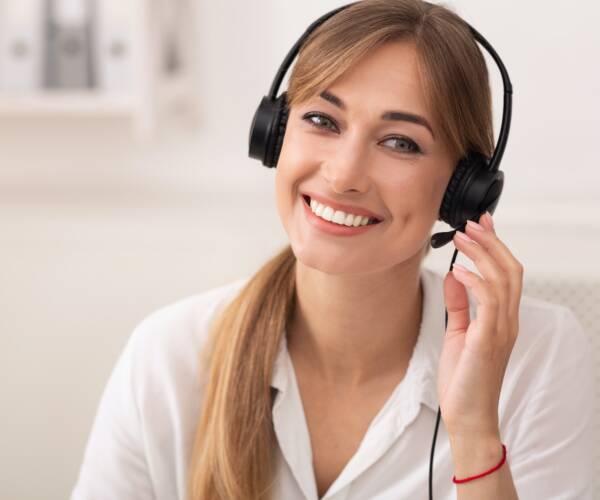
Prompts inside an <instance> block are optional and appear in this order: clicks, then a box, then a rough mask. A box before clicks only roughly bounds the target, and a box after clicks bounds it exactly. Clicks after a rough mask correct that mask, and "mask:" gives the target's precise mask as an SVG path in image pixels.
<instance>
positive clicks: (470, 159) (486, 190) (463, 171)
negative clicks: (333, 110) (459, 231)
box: [439, 151, 504, 228]
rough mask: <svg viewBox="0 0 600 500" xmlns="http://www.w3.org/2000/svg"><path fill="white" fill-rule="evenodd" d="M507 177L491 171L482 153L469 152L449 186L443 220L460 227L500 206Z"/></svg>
mask: <svg viewBox="0 0 600 500" xmlns="http://www.w3.org/2000/svg"><path fill="white" fill-rule="evenodd" d="M503 184H504V174H503V173H502V172H501V171H495V172H493V171H490V170H489V160H488V159H487V158H486V157H485V156H484V155H482V154H481V153H478V152H475V151H469V152H467V154H466V155H465V156H464V157H462V158H461V159H460V161H459V162H458V165H457V166H456V168H455V169H454V172H453V174H452V177H451V178H450V181H449V182H448V186H447V187H446V192H445V193H444V198H443V200H442V204H441V206H440V218H439V220H442V221H444V222H446V223H447V224H449V225H450V226H452V227H453V228H457V227H459V226H461V225H462V224H464V223H465V222H466V221H467V220H469V219H472V218H474V217H477V216H478V215H480V214H482V213H484V212H485V211H486V210H490V209H491V210H490V213H493V210H494V209H495V208H496V205H497V204H498V200H499V198H500V194H501V193H502V187H503Z"/></svg>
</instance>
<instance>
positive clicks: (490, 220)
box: [485, 211, 494, 229]
mask: <svg viewBox="0 0 600 500" xmlns="http://www.w3.org/2000/svg"><path fill="white" fill-rule="evenodd" d="M485 217H486V219H487V221H488V222H489V224H490V227H491V228H492V229H494V219H492V214H490V213H489V212H487V211H486V212H485Z"/></svg>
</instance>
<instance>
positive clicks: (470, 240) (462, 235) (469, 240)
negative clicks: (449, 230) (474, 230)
mask: <svg viewBox="0 0 600 500" xmlns="http://www.w3.org/2000/svg"><path fill="white" fill-rule="evenodd" d="M456 236H457V237H458V238H460V239H461V240H463V241H466V242H467V243H473V240H472V239H471V238H469V237H468V236H467V235H466V234H465V233H463V232H462V231H456Z"/></svg>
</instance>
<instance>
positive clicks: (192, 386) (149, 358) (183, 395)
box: [125, 278, 248, 415]
mask: <svg viewBox="0 0 600 500" xmlns="http://www.w3.org/2000/svg"><path fill="white" fill-rule="evenodd" d="M247 280H248V278H242V279H239V280H236V281H234V282H230V283H227V284H225V285H221V286H218V287H215V288H211V289H209V290H206V291H204V292H201V293H198V294H194V295H191V296H188V297H184V298H181V299H179V300H177V301H174V302H172V303H170V304H167V305H165V306H163V307H161V308H159V309H156V310H155V311H153V312H151V313H149V314H148V315H147V316H146V317H145V318H143V319H142V320H141V321H140V322H139V323H138V325H137V326H136V327H135V329H134V330H133V332H132V333H131V335H130V338H129V340H128V343H127V346H126V348H125V352H126V353H128V355H129V357H130V358H131V359H130V360H129V362H130V371H131V385H132V389H133V391H134V395H135V398H136V403H137V405H138V407H139V409H140V412H141V413H142V415H143V414H144V413H146V415H150V414H151V413H152V411H153V410H156V409H157V408H156V406H157V405H161V404H164V403H165V402H166V401H167V400H170V401H171V402H178V403H179V409H180V410H181V411H187V410H186V408H187V405H188V402H189V398H190V397H192V396H193V393H196V394H197V393H198V391H199V390H200V385H199V384H200V382H201V381H200V380H199V373H198V370H199V360H200V353H201V351H202V349H203V347H204V345H205V343H206V341H207V339H208V334H209V329H210V326H211V323H212V320H213V319H214V318H215V316H216V313H217V312H218V311H219V310H220V309H221V308H222V307H224V306H225V305H226V304H227V303H228V302H229V301H231V300H233V299H234V297H235V296H236V295H237V293H238V292H239V291H240V290H241V289H242V288H243V286H244V284H245V283H246V282H247Z"/></svg>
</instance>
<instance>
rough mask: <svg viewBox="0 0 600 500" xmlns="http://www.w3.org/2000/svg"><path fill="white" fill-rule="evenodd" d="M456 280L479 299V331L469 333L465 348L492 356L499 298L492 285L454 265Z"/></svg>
mask: <svg viewBox="0 0 600 500" xmlns="http://www.w3.org/2000/svg"><path fill="white" fill-rule="evenodd" d="M453 273H454V276H455V278H456V279H457V280H458V281H460V282H461V283H462V284H464V285H465V286H466V287H467V288H468V289H469V290H470V291H471V293H472V294H473V296H474V297H475V299H477V311H476V315H477V318H476V319H477V326H478V328H477V329H474V330H473V331H469V330H468V331H467V335H466V338H465V346H468V347H469V348H470V349H472V350H474V351H476V352H479V353H482V354H484V355H491V354H492V351H493V350H494V348H495V346H496V344H497V340H496V323H497V320H498V306H499V304H498V298H497V296H496V294H495V291H494V288H493V286H492V284H491V283H489V282H487V281H485V280H484V279H483V278H481V277H480V276H478V275H477V274H475V273H473V272H471V271H469V270H468V269H465V270H463V269H461V268H460V267H458V265H456V264H455V265H454V268H453Z"/></svg>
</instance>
